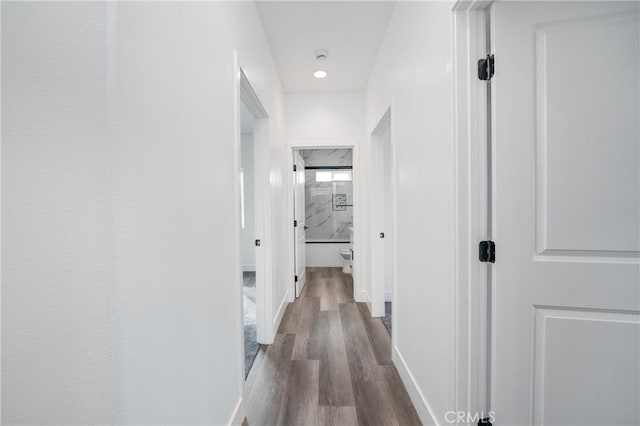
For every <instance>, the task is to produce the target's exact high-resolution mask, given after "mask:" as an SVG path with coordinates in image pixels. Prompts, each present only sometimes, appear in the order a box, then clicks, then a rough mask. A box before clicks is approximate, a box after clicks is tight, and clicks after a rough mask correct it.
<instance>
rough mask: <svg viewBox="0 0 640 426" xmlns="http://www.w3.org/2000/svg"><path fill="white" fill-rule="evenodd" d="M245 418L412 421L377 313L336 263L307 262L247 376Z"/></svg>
mask: <svg viewBox="0 0 640 426" xmlns="http://www.w3.org/2000/svg"><path fill="white" fill-rule="evenodd" d="M245 410H246V419H245V423H244V424H246V425H251V426H255V425H273V424H282V425H316V424H318V425H345V426H346V425H355V424H360V425H419V424H421V422H420V419H419V417H418V414H417V413H416V410H415V408H414V407H413V404H412V403H411V400H410V399H409V395H408V394H407V391H406V390H405V388H404V386H403V384H402V382H401V380H400V376H399V375H398V372H397V370H396V368H395V367H394V366H393V363H392V361H391V340H390V337H389V333H388V332H387V330H386V328H385V326H384V324H383V323H382V321H381V319H380V318H371V316H370V314H369V309H368V308H367V305H366V304H365V303H356V302H355V301H354V299H353V281H352V278H351V276H350V275H348V274H344V273H342V271H341V270H340V268H310V269H308V282H307V284H306V286H305V288H304V290H303V292H302V295H301V297H300V298H299V299H298V300H296V301H295V302H293V303H290V304H289V306H288V307H287V310H286V312H285V314H284V317H283V319H282V323H281V325H280V328H279V330H278V334H277V335H276V337H275V340H274V343H273V344H272V345H270V346H268V347H265V346H263V347H261V349H260V351H259V353H258V356H257V358H256V361H255V364H254V366H253V368H252V370H251V372H250V374H249V378H248V380H247V395H246V405H245Z"/></svg>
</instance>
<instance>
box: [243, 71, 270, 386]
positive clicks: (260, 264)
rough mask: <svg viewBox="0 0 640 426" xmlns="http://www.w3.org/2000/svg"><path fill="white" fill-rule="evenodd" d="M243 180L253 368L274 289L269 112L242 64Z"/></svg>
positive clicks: (246, 333) (247, 339) (246, 318)
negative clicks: (271, 280) (272, 282)
mask: <svg viewBox="0 0 640 426" xmlns="http://www.w3.org/2000/svg"><path fill="white" fill-rule="evenodd" d="M239 76H240V91H239V92H240V93H239V95H240V96H239V114H238V117H239V128H240V129H239V136H240V138H239V142H240V143H239V148H240V156H239V157H240V164H239V166H240V167H239V180H240V194H239V195H240V215H241V217H240V237H239V238H240V257H241V265H242V271H241V273H242V280H241V281H242V307H243V310H242V329H243V374H244V376H243V377H244V378H245V379H246V377H247V376H248V374H249V371H250V369H251V366H252V365H253V362H254V360H255V358H256V356H257V353H258V349H259V345H260V344H267V343H270V342H269V341H268V336H267V334H268V330H267V325H268V321H266V319H265V318H266V315H267V314H268V312H267V306H266V305H267V304H266V300H267V297H266V296H267V292H268V291H269V289H270V255H271V254H270V240H271V238H270V235H268V234H269V233H270V227H269V226H268V225H269V223H270V220H271V219H270V212H269V209H268V207H267V206H268V205H269V202H268V196H269V189H270V187H269V128H268V119H269V116H268V114H267V112H266V111H265V109H264V107H263V106H262V103H261V102H260V100H259V99H258V97H257V95H256V93H255V92H254V90H253V88H252V87H251V84H250V83H249V80H248V79H247V77H246V76H245V74H244V73H243V72H242V71H241V70H240V72H239Z"/></svg>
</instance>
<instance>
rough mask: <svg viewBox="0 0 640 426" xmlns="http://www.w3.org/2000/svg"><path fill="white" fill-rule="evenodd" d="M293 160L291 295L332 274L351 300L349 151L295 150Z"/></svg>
mask: <svg viewBox="0 0 640 426" xmlns="http://www.w3.org/2000/svg"><path fill="white" fill-rule="evenodd" d="M293 163H294V179H293V201H294V202H293V214H294V235H293V239H294V265H295V279H294V281H295V295H296V297H300V295H301V294H302V292H303V291H304V287H305V284H306V283H307V282H308V281H310V280H311V279H312V278H314V277H315V278H321V277H332V276H336V275H337V276H340V277H342V278H343V281H344V282H345V283H346V285H347V286H348V287H349V290H348V293H349V294H350V295H351V296H350V297H351V298H353V279H352V271H353V257H354V256H353V234H354V233H353V222H354V213H353V212H354V182H353V180H354V179H353V150H352V149H351V148H313V149H312V148H309V149H294V150H293Z"/></svg>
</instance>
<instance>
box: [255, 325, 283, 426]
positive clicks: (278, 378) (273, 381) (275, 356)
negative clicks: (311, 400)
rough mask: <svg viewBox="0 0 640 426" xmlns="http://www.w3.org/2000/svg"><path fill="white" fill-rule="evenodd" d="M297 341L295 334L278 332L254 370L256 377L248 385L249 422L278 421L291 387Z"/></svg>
mask: <svg viewBox="0 0 640 426" xmlns="http://www.w3.org/2000/svg"><path fill="white" fill-rule="evenodd" d="M294 340H295V336H294V335H293V334H277V335H276V336H275V338H274V341H273V344H271V345H270V346H269V348H268V349H266V350H265V351H264V354H263V356H262V357H261V358H260V359H259V360H258V359H257V360H256V362H258V364H257V365H254V368H252V369H251V371H252V374H255V377H252V382H251V387H250V388H248V392H247V395H246V405H245V409H246V418H247V423H248V424H249V425H255V426H258V425H273V424H276V422H277V421H278V417H279V416H280V406H281V404H282V401H283V400H284V399H286V396H287V394H288V389H289V375H290V371H291V353H292V351H293V344H294ZM254 372H255V373H254Z"/></svg>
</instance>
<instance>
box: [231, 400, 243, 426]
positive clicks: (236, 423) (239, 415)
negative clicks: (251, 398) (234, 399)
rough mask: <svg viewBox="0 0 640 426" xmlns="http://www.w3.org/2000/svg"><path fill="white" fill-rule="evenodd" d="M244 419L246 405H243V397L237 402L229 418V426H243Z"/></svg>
mask: <svg viewBox="0 0 640 426" xmlns="http://www.w3.org/2000/svg"><path fill="white" fill-rule="evenodd" d="M243 421H244V406H243V405H242V398H240V400H239V401H238V403H237V404H236V408H235V410H233V413H232V414H231V418H230V419H229V426H241V425H242V422H243Z"/></svg>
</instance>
